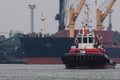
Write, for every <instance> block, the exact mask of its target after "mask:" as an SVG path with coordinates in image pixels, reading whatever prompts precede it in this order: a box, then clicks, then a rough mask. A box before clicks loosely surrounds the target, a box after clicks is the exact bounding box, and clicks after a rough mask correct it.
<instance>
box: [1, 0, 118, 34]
mask: <svg viewBox="0 0 120 80" xmlns="http://www.w3.org/2000/svg"><path fill="white" fill-rule="evenodd" d="M94 1H95V0H88V3H89V4H90V6H92V7H91V8H92V9H91V13H92V15H90V16H91V19H93V25H94V26H95V14H94V13H95V3H94ZM103 1H105V0H98V4H100V3H101V2H103ZM32 3H33V4H36V9H35V18H34V20H35V24H34V25H35V27H34V31H35V32H39V31H40V29H41V28H42V22H41V20H40V17H41V14H44V17H45V18H46V21H45V32H46V33H55V32H57V30H58V21H55V19H54V17H55V15H56V14H57V13H58V12H59V0H0V32H6V33H9V32H10V30H13V31H21V32H24V33H28V32H30V9H29V7H28V5H29V4H32ZM119 4H120V0H116V3H115V5H114V7H113V9H114V12H113V14H112V23H113V27H114V28H113V30H119V32H120V6H119ZM93 8H94V9H93ZM83 12H84V11H83ZM80 16H83V14H82V13H81V14H80ZM107 19H108V18H107ZM107 19H106V20H105V22H104V24H105V26H107V25H108V20H107ZM80 20H81V19H78V20H77V22H78V23H79V24H81V23H80ZM0 34H2V33H0Z"/></svg>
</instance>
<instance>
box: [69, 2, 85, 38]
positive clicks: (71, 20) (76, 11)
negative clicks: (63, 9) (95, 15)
mask: <svg viewBox="0 0 120 80" xmlns="http://www.w3.org/2000/svg"><path fill="white" fill-rule="evenodd" d="M85 1H86V0H80V2H79V3H78V5H77V8H76V9H73V8H72V7H69V11H68V14H69V26H68V27H69V32H70V33H69V36H70V37H74V27H75V21H76V19H77V17H78V15H79V14H80V12H81V10H82V7H83V6H84V4H85Z"/></svg>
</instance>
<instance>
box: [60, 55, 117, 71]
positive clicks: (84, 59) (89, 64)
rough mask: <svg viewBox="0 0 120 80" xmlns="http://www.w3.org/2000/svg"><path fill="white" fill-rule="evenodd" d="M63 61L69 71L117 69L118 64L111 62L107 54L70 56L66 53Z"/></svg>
mask: <svg viewBox="0 0 120 80" xmlns="http://www.w3.org/2000/svg"><path fill="white" fill-rule="evenodd" d="M62 61H63V63H64V64H65V66H66V68H67V69H74V68H75V69H76V68H98V69H99V68H115V65H116V63H115V62H111V60H110V59H109V58H107V56H106V55H105V54H92V53H89V54H88V53H84V54H80V53H79V54H78V53H74V54H70V53H66V54H65V55H64V56H63V57H62Z"/></svg>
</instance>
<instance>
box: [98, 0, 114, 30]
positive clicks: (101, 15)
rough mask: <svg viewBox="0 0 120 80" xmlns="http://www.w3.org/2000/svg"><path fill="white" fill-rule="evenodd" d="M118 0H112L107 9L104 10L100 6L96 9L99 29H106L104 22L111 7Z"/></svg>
mask: <svg viewBox="0 0 120 80" xmlns="http://www.w3.org/2000/svg"><path fill="white" fill-rule="evenodd" d="M115 1H116V0H111V1H110V3H109V5H108V6H107V7H106V9H105V11H104V12H103V11H102V10H100V9H99V8H98V9H97V11H96V27H97V30H98V31H102V30H103V29H104V27H103V22H104V20H105V18H106V17H107V15H108V14H109V12H110V10H111V8H112V7H113V5H114V3H115Z"/></svg>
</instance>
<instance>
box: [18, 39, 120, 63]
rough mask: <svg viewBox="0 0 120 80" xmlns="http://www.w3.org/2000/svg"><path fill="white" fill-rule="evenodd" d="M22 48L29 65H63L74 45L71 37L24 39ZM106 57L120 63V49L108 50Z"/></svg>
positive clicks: (21, 40)
mask: <svg viewBox="0 0 120 80" xmlns="http://www.w3.org/2000/svg"><path fill="white" fill-rule="evenodd" d="M20 42H21V46H22V49H23V52H24V54H25V58H26V62H27V63H28V64H47V63H48V64H52V63H53V64H54V63H55V64H61V63H62V61H61V57H63V55H64V54H65V53H66V52H67V53H69V49H70V47H71V46H72V45H73V44H74V38H69V37H44V38H43V37H23V38H20ZM106 51H107V53H106V55H108V57H110V58H111V59H112V60H113V61H116V62H117V63H120V48H106Z"/></svg>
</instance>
